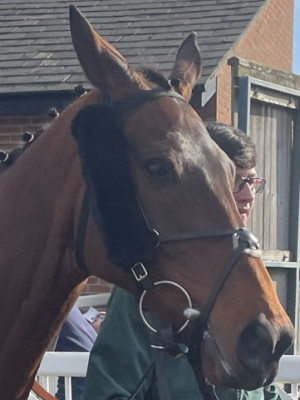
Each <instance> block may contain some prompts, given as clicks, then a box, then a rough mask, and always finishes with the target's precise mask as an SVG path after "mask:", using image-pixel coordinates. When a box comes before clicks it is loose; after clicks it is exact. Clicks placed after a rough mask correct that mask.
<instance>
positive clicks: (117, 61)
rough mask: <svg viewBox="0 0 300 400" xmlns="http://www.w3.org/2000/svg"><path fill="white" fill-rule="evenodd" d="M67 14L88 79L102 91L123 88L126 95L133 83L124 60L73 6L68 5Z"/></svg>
mask: <svg viewBox="0 0 300 400" xmlns="http://www.w3.org/2000/svg"><path fill="white" fill-rule="evenodd" d="M69 11H70V29H71V36H72V41H73V45H74V48H75V50H76V53H77V57H78V59H79V61H80V64H81V66H82V68H83V70H84V72H85V74H86V76H87V78H88V79H89V80H90V82H91V83H92V84H93V85H94V86H96V87H97V88H99V89H101V90H104V91H106V90H107V91H111V90H116V89H120V88H122V87H126V91H127V93H128V90H130V86H132V85H133V80H132V78H131V74H130V71H129V67H128V64H127V61H126V60H125V58H124V57H123V56H122V55H121V54H120V53H119V52H118V51H117V50H116V49H115V48H114V47H113V46H112V45H111V44H109V43H108V42H107V41H106V40H105V39H103V38H102V37H101V36H99V35H98V33H97V32H96V31H95V30H94V29H93V27H92V26H91V24H90V23H89V22H88V21H87V19H86V18H85V17H84V16H83V15H82V14H81V12H80V11H79V10H78V9H77V8H76V7H75V6H73V5H70V6H69Z"/></svg>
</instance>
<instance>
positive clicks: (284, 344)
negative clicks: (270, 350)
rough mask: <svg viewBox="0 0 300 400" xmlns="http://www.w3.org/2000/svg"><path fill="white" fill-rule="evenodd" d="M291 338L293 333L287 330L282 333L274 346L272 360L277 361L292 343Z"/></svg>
mask: <svg viewBox="0 0 300 400" xmlns="http://www.w3.org/2000/svg"><path fill="white" fill-rule="evenodd" d="M293 338H294V337H293V335H292V334H291V333H290V332H289V331H286V332H284V333H282V335H281V337H280V339H279V340H278V342H277V344H276V346H275V351H274V355H273V360H275V361H278V360H279V359H280V357H281V356H282V355H283V354H284V353H285V352H286V351H287V349H288V348H289V347H290V346H291V345H292V344H293Z"/></svg>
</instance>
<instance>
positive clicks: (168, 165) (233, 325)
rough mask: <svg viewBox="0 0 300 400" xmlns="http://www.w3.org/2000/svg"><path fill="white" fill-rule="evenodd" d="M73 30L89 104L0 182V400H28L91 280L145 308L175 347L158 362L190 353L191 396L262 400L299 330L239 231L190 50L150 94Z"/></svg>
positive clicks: (140, 76) (230, 175) (73, 18)
mask: <svg viewBox="0 0 300 400" xmlns="http://www.w3.org/2000/svg"><path fill="white" fill-rule="evenodd" d="M70 26H71V35H72V40H73V44H74V47H75V50H76V53H77V56H78V59H79V61H80V63H81V65H82V68H83V70H84V72H85V74H86V76H87V77H88V79H89V80H90V82H91V83H92V84H93V85H94V86H95V89H94V90H92V91H90V92H89V93H88V94H85V95H83V96H81V97H80V98H79V99H77V100H76V101H75V102H74V103H73V104H71V105H70V106H69V107H68V108H67V109H66V110H65V111H64V112H63V113H62V114H61V115H60V116H59V117H58V118H57V119H55V120H54V121H53V122H52V123H51V125H50V127H49V128H47V130H46V131H45V132H44V133H43V135H41V136H40V137H39V138H38V140H36V141H34V142H33V143H32V144H31V145H30V146H29V147H28V149H27V150H26V151H25V152H24V153H22V154H21V155H20V157H19V158H18V159H17V161H16V162H15V163H14V164H13V165H12V166H10V168H9V169H7V170H6V171H5V172H4V173H2V174H1V177H0V206H1V215H0V226H1V230H0V243H1V245H0V246H1V247H0V266H1V283H0V298H1V314H0V320H1V324H0V346H1V351H0V398H1V400H25V399H26V398H27V395H28V392H29V390H30V388H31V386H32V383H33V380H34V377H35V374H36V371H37V368H38V366H39V363H40V361H41V358H42V356H43V353H44V351H45V349H46V347H47V345H48V343H49V342H50V340H51V338H52V337H53V335H55V333H56V332H57V330H58V329H59V326H60V325H61V323H62V321H63V320H64V318H65V316H66V315H67V313H68V311H69V310H70V308H71V306H72V305H73V304H74V302H75V300H76V298H77V296H78V295H79V293H80V291H81V290H82V288H83V286H84V285H85V283H86V279H87V278H88V276H90V275H96V276H99V277H101V278H103V279H105V280H107V281H109V282H112V283H113V284H115V285H118V286H120V287H123V288H125V289H127V290H128V291H129V292H131V293H132V294H133V295H135V296H136V297H137V299H138V298H139V297H140V298H141V299H142V301H141V300H140V309H141V315H142V316H143V310H144V309H146V310H148V311H149V312H150V313H152V314H153V315H154V316H155V317H156V318H157V320H158V321H160V322H161V324H162V325H163V326H164V327H167V328H166V330H167V331H168V332H170V331H171V332H172V335H169V336H171V339H170V340H169V338H168V339H167V340H166V342H168V341H170V342H171V344H170V343H165V347H166V348H167V350H168V351H170V352H176V351H178V349H179V347H180V346H179V344H182V343H183V344H185V345H186V348H187V347H189V351H188V355H189V359H190V362H191V363H192V365H193V367H194V370H195V374H196V376H197V377H198V378H199V383H201V382H202V383H203V382H204V380H205V381H206V379H205V378H207V380H208V381H210V382H211V383H213V384H215V385H222V386H231V387H240V388H245V389H254V388H256V387H259V386H263V385H267V384H269V383H270V382H271V381H272V380H273V379H274V377H275V375H276V371H277V368H278V361H279V359H280V357H281V355H282V354H283V353H284V352H285V351H286V349H287V348H288V347H289V346H290V344H291V342H292V340H293V327H292V325H291V322H290V320H289V318H288V316H287V315H286V313H285V311H284V309H283V308H282V306H281V305H280V303H279V300H278V297H277V295H276V292H275V289H274V287H273V284H272V281H271V278H270V276H269V274H268V272H267V270H266V268H265V266H264V265H263V263H262V261H261V260H260V258H259V257H258V250H257V248H258V246H257V242H256V240H255V238H254V237H253V236H252V235H251V234H250V233H249V232H248V231H247V230H246V229H245V228H243V227H242V221H241V219H240V216H239V213H238V211H237V208H236V206H235V202H234V199H233V196H232V192H231V188H232V185H233V181H234V174H235V171H234V166H233V164H232V163H231V161H230V160H229V159H228V158H227V156H226V155H225V153H223V152H222V151H221V150H220V149H219V148H218V146H217V145H216V144H215V143H214V141H213V140H212V139H211V138H210V136H209V135H208V133H207V131H206V129H205V127H204V125H203V123H202V121H201V119H200V117H199V116H198V114H197V113H196V112H195V111H194V109H193V108H192V107H191V106H190V105H189V104H188V101H189V99H190V96H191V92H192V88H193V85H194V84H195V82H196V80H197V79H198V78H199V76H200V72H201V57H200V53H199V49H198V46H197V44H196V35H195V34H191V35H189V36H188V37H187V38H186V39H185V40H184V41H183V43H182V44H181V46H180V47H179V50H178V53H177V57H176V60H175V63H174V66H173V70H172V71H171V74H170V79H169V80H166V81H162V82H160V84H159V85H158V83H155V82H154V81H151V80H149V79H148V78H147V74H144V73H143V72H142V71H139V70H137V69H132V68H130V66H129V65H128V63H127V61H126V60H125V58H124V57H123V56H122V55H121V54H120V53H119V52H118V51H117V50H116V49H115V48H114V47H113V46H112V45H111V44H109V43H108V42H107V41H105V40H104V39H103V38H102V37H100V36H99V35H98V34H97V33H96V32H95V30H94V29H93V28H92V26H91V25H90V24H89V22H88V21H87V20H86V19H85V18H84V17H83V16H82V15H81V13H80V12H79V11H78V10H77V9H76V8H75V7H74V6H70ZM199 315H200V316H199ZM145 323H147V321H145ZM150 328H151V329H153V327H150ZM157 330H158V334H160V332H161V330H160V329H159V328H158V329H157ZM161 336H163V335H161ZM178 343H179V344H178ZM176 346H177V347H176ZM174 349H175V350H174ZM176 349H177V350H176Z"/></svg>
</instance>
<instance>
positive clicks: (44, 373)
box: [37, 352, 300, 400]
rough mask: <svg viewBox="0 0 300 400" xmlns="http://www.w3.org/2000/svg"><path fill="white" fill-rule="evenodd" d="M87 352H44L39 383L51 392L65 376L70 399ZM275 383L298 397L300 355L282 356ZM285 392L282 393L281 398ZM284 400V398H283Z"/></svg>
mask: <svg viewBox="0 0 300 400" xmlns="http://www.w3.org/2000/svg"><path fill="white" fill-rule="evenodd" d="M88 358H89V353H64V352H46V353H45V356H44V358H43V361H42V363H41V366H40V368H39V371H38V374H37V377H38V381H39V383H40V384H41V385H42V386H43V387H44V388H45V389H46V390H47V391H48V392H49V393H51V394H53V395H55V392H56V390H57V377H58V376H64V377H65V392H66V400H72V394H71V377H85V376H86V371H87V365H88ZM276 383H277V384H278V386H279V387H280V388H283V384H291V393H289V395H290V396H291V397H292V399H293V400H298V399H299V398H300V393H299V390H298V385H299V384H300V356H283V358H282V360H281V361H280V366H279V372H278V376H277V378H276ZM283 397H285V392H283V393H282V398H283ZM283 400H284V399H283Z"/></svg>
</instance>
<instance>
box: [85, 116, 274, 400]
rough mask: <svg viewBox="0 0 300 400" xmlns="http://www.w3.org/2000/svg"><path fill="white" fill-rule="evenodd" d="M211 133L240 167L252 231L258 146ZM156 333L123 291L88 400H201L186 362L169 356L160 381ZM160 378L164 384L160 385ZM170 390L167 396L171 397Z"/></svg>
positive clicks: (99, 346)
mask: <svg viewBox="0 0 300 400" xmlns="http://www.w3.org/2000/svg"><path fill="white" fill-rule="evenodd" d="M206 128H207V130H208V132H209V134H210V135H211V137H212V138H213V139H214V140H215V141H216V143H217V144H218V145H219V146H220V147H221V149H222V150H223V151H224V152H225V153H226V154H227V155H228V156H229V158H231V160H232V161H233V162H234V164H235V166H236V178H235V183H234V187H233V194H234V198H235V201H236V205H237V208H238V211H239V213H240V215H241V218H242V221H243V223H244V224H245V225H246V223H247V220H248V218H249V216H250V213H251V210H252V208H253V205H254V200H255V195H256V194H257V193H261V192H262V191H263V189H264V185H265V180H264V179H262V178H258V177H257V173H256V170H255V165H256V150H255V145H254V143H253V142H252V140H251V139H250V137H249V136H247V135H246V134H245V133H244V132H242V131H240V130H238V129H235V128H233V127H231V126H229V125H225V124H221V123H216V122H210V123H208V124H207V125H206ZM150 344H151V332H150V331H149V330H148V329H147V327H145V325H144V323H143V322H142V320H141V318H140V315H139V311H138V306H137V303H136V301H135V299H134V297H133V296H132V295H131V294H129V293H128V292H126V291H125V290H123V289H120V288H117V289H116V290H115V291H114V292H113V294H112V296H111V298H110V300H109V304H108V308H107V314H106V319H105V321H104V323H103V325H102V327H101V331H100V333H99V335H98V338H97V340H96V342H95V344H94V346H93V349H92V351H91V354H90V360H89V365H88V372H87V378H86V387H85V397H84V399H85V400H100V399H101V400H117V399H118V400H121V399H122V400H125V399H128V400H129V399H132V400H133V399H134V400H153V399H160V400H167V399H170V400H179V399H180V400H182V399H185V400H196V399H197V400H201V399H203V396H202V394H201V392H200V389H199V386H198V383H197V381H196V378H195V375H194V372H193V370H192V367H191V366H190V364H189V363H188V361H187V359H186V357H180V358H177V359H174V358H172V357H171V356H169V355H168V354H167V353H163V354H164V367H163V374H164V382H165V385H164V387H163V385H160V380H159V376H156V373H157V370H156V368H155V366H156V365H157V364H156V363H155V354H154V352H155V351H158V350H155V349H153V348H151V347H150ZM156 378H158V379H156ZM165 387H167V392H165ZM216 392H217V395H218V397H219V399H222V400H227V399H228V400H229V399H231V400H233V399H234V400H263V399H264V400H271V399H273V400H274V399H279V398H280V396H279V394H278V392H277V389H276V388H275V386H270V387H268V388H260V389H257V390H254V391H251V392H250V391H245V390H242V389H231V388H217V389H216Z"/></svg>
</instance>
